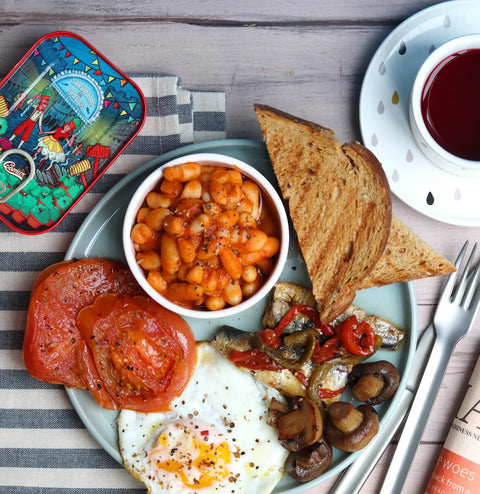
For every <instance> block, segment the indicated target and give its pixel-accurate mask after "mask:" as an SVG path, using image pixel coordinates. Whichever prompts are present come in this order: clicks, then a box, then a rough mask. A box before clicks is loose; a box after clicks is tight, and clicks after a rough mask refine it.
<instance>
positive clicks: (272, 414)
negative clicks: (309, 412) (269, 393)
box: [267, 397, 290, 429]
mask: <svg viewBox="0 0 480 494" xmlns="http://www.w3.org/2000/svg"><path fill="white" fill-rule="evenodd" d="M289 411H290V407H289V406H288V404H287V403H284V402H283V401H280V400H277V399H276V398H275V397H273V398H272V401H271V402H270V410H269V412H268V417H267V424H268V425H269V426H271V427H275V428H276V429H278V419H279V418H280V417H281V416H282V415H286V414H287V413H288V412H289Z"/></svg>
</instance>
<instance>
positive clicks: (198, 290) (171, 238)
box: [130, 162, 280, 311]
mask: <svg viewBox="0 0 480 494" xmlns="http://www.w3.org/2000/svg"><path fill="white" fill-rule="evenodd" d="M130 237H131V239H132V241H133V245H134V249H135V251H136V259H137V262H138V264H139V265H140V266H141V267H142V269H143V270H144V271H145V274H146V277H147V280H148V282H149V283H150V285H151V286H152V287H153V288H154V289H155V290H157V291H158V292H159V293H161V294H162V295H163V296H165V297H167V298H168V299H170V300H171V301H173V302H175V303H178V304H180V305H182V306H184V307H188V308H195V309H199V310H212V311H214V310H220V309H223V308H224V307H228V306H233V305H237V304H239V303H240V302H242V300H244V299H246V298H248V297H251V296H252V295H254V294H255V293H256V292H257V291H258V290H259V289H260V287H261V286H262V285H263V283H264V281H265V279H266V278H267V277H268V275H269V274H270V272H271V270H272V269H273V265H274V261H275V257H276V255H277V253H278V251H279V249H280V240H279V238H280V235H279V225H278V221H277V219H276V216H275V214H274V212H273V210H272V208H271V206H270V203H269V201H268V200H267V198H266V197H265V195H264V193H263V192H262V190H261V188H260V187H259V186H258V185H257V184H256V183H255V182H254V181H252V180H251V179H249V178H248V177H246V176H244V175H242V173H241V172H240V170H238V169H236V168H229V167H226V166H222V165H221V164H210V163H202V164H200V163H196V162H187V163H183V164H179V165H174V166H171V167H168V168H165V170H164V172H163V178H162V180H161V181H160V183H159V184H158V186H157V187H156V188H155V189H154V190H152V191H150V192H149V193H148V194H147V196H146V197H145V201H144V204H143V205H142V207H141V208H140V209H139V211H138V213H137V217H136V224H135V225H134V226H133V228H132V231H131V235H130Z"/></svg>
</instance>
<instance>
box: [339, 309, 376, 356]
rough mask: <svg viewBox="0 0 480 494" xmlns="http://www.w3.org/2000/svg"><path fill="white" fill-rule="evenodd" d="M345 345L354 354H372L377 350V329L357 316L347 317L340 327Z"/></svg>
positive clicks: (341, 337) (340, 333)
mask: <svg viewBox="0 0 480 494" xmlns="http://www.w3.org/2000/svg"><path fill="white" fill-rule="evenodd" d="M338 334H339V335H340V339H341V341H342V344H343V346H344V347H345V348H346V349H347V350H348V351H349V352H350V353H352V354H353V355H363V356H368V355H371V354H372V353H373V352H374V351H375V331H374V330H373V328H372V326H370V324H368V323H367V322H366V321H361V322H358V320H357V318H356V317H355V316H350V317H349V318H348V319H346V320H345V321H344V322H343V323H342V324H341V326H340V328H339V333H338Z"/></svg>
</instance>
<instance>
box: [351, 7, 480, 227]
mask: <svg viewBox="0 0 480 494" xmlns="http://www.w3.org/2000/svg"><path fill="white" fill-rule="evenodd" d="M473 33H480V1H478V0H453V1H449V2H445V3H440V4H438V5H434V6H432V7H429V8H427V9H425V10H422V11H421V12H419V13H417V14H415V15H414V16H412V17H410V18H409V19H407V20H406V21H404V22H403V23H402V24H400V25H399V26H398V27H397V28H396V29H395V30H394V31H393V32H392V33H391V34H390V35H389V36H388V37H387V38H386V39H385V41H384V42H383V43H382V44H381V45H380V47H379V49H378V50H377V52H376V53H375V55H374V57H373V58H372V60H371V62H370V64H369V66H368V69H367V71H366V74H365V78H364V80H363V85H362V90H361V94H360V127H361V132H362V137H363V142H364V144H365V145H366V146H367V147H368V148H369V149H370V150H371V151H372V152H373V153H374V154H375V155H376V156H377V158H378V159H379V160H380V161H381V163H382V164H383V167H384V170H385V172H386V174H387V177H388V180H389V182H390V187H391V190H392V192H393V193H394V194H395V195H396V196H398V197H399V198H400V199H401V200H402V201H404V202H405V203H406V204H408V205H409V206H411V207H412V208H414V209H416V210H417V211H419V212H421V213H423V214H425V215H426V216H429V217H431V218H434V219H436V220H439V221H443V222H445V223H451V224H454V225H462V226H480V178H472V177H461V176H457V175H452V174H450V173H448V172H446V171H444V170H441V169H440V168H438V167H436V166H435V165H434V164H432V163H431V162H430V161H429V160H428V159H427V158H426V157H425V155H424V154H423V153H422V151H421V150H420V149H419V148H418V147H417V145H416V143H415V141H414V139H413V136H412V133H411V131H410V126H409V120H408V103H409V98H410V91H411V89H412V85H413V81H414V79H415V74H416V73H417V71H418V69H419V68H420V65H421V64H422V63H423V61H424V60H425V59H426V58H427V56H428V55H429V54H430V53H431V51H432V50H433V49H434V48H437V47H438V46H439V45H441V44H443V43H444V42H446V41H448V40H450V39H452V38H455V37H457V36H461V35H465V34H473Z"/></svg>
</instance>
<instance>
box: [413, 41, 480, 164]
mask: <svg viewBox="0 0 480 494" xmlns="http://www.w3.org/2000/svg"><path fill="white" fill-rule="evenodd" d="M421 111H422V117H423V120H424V122H425V125H426V127H427V129H428V132H429V133H430V134H431V136H432V137H433V138H434V139H435V141H436V142H437V143H438V144H439V145H440V146H441V147H442V148H443V149H445V150H446V151H448V152H449V153H451V154H453V155H455V156H458V157H459V158H463V159H466V160H471V161H480V49H477V48H475V49H466V50H461V51H458V52H456V53H453V54H452V55H449V56H448V57H446V58H445V59H444V60H442V61H441V62H440V63H439V64H438V65H437V66H436V67H435V68H434V69H433V70H432V71H431V72H430V74H429V76H428V77H427V79H426V82H425V85H424V87H423V91H422V95H421Z"/></svg>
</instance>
